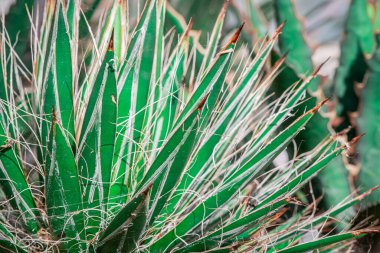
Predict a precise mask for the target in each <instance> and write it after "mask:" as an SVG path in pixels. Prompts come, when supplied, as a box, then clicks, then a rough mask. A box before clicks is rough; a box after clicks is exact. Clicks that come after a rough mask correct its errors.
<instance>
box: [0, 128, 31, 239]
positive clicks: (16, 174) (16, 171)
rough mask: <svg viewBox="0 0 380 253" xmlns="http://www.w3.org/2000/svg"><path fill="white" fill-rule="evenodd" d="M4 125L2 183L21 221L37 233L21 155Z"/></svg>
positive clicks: (0, 148) (0, 140)
mask: <svg viewBox="0 0 380 253" xmlns="http://www.w3.org/2000/svg"><path fill="white" fill-rule="evenodd" d="M7 136H8V135H7V134H6V132H5V129H4V126H3V123H0V182H1V186H2V189H3V191H4V193H5V195H6V197H7V199H8V200H9V201H10V204H11V206H12V207H13V208H14V209H15V210H17V212H19V215H20V217H19V220H20V221H21V222H22V223H23V224H24V225H25V226H26V228H27V229H28V230H29V231H31V232H33V233H36V232H37V230H38V223H37V219H36V216H35V211H36V210H35V209H36V204H35V202H34V200H33V195H32V192H31V188H30V187H29V185H28V182H27V181H26V180H25V174H24V168H23V166H22V163H21V160H20V157H19V156H20V155H19V152H18V150H17V146H16V145H15V143H14V141H13V140H12V139H10V138H9V139H8V137H7Z"/></svg>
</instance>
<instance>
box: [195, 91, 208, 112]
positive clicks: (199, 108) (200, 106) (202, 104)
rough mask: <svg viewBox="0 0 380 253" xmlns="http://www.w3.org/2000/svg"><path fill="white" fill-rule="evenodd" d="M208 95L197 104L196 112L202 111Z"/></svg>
mask: <svg viewBox="0 0 380 253" xmlns="http://www.w3.org/2000/svg"><path fill="white" fill-rule="evenodd" d="M209 95H210V94H207V95H206V96H205V97H204V98H203V99H202V101H201V102H200V103H199V105H198V107H197V109H198V110H200V111H201V110H202V109H203V106H204V105H205V104H206V101H207V98H208V96H209Z"/></svg>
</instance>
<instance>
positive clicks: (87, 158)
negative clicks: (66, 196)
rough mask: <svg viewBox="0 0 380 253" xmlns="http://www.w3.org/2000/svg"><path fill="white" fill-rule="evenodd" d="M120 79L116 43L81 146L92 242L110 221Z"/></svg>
mask: <svg viewBox="0 0 380 253" xmlns="http://www.w3.org/2000/svg"><path fill="white" fill-rule="evenodd" d="M116 92H117V91H116V77H115V66H114V52H113V47H112V43H110V47H109V50H108V52H107V54H106V57H105V59H104V61H103V64H102V67H101V69H100V72H99V74H98V76H97V78H96V81H95V84H94V87H93V90H92V92H91V96H90V100H89V104H88V106H87V111H86V114H85V117H84V122H83V127H84V128H83V130H82V137H81V142H80V145H79V157H78V167H79V171H80V174H81V176H82V185H83V186H82V187H83V192H84V197H83V201H84V203H83V205H84V208H85V209H87V210H88V213H87V217H89V218H88V225H87V227H88V231H87V236H90V238H91V237H92V236H93V235H94V234H95V233H96V232H97V230H98V229H99V226H100V227H101V226H103V225H104V224H103V223H104V222H105V219H106V210H107V203H108V195H109V189H110V182H111V169H112V159H113V153H114V141H115V134H116V113H117V105H116V101H115V97H116Z"/></svg>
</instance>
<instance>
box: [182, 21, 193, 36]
mask: <svg viewBox="0 0 380 253" xmlns="http://www.w3.org/2000/svg"><path fill="white" fill-rule="evenodd" d="M193 24H194V22H193V18H190V20H189V24H188V25H187V27H186V30H185V33H184V34H183V36H185V37H188V36H189V33H190V31H191V28H193Z"/></svg>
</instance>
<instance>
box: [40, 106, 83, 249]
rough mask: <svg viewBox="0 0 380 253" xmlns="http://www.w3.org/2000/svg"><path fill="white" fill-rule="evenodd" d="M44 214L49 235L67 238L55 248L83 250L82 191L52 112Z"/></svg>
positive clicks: (63, 138)
mask: <svg viewBox="0 0 380 253" xmlns="http://www.w3.org/2000/svg"><path fill="white" fill-rule="evenodd" d="M45 187H46V189H45V194H46V208H47V214H48V218H49V222H50V226H51V229H52V233H53V234H54V235H55V236H57V237H58V238H61V237H67V238H70V239H69V240H67V241H62V244H61V245H59V246H60V248H61V249H62V250H68V249H70V250H73V249H75V250H77V251H78V252H81V251H82V250H84V249H85V247H86V245H85V243H77V242H76V241H75V240H76V239H78V238H81V239H82V240H83V239H84V216H83V213H82V210H83V203H82V191H81V188H80V182H79V175H78V169H77V165H76V162H75V158H74V154H73V152H72V150H71V145H70V141H69V140H68V138H67V137H66V136H65V134H64V128H63V127H62V126H61V123H60V122H58V119H57V118H56V115H55V111H53V122H52V127H51V133H50V141H49V145H48V155H47V159H46V172H45Z"/></svg>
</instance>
